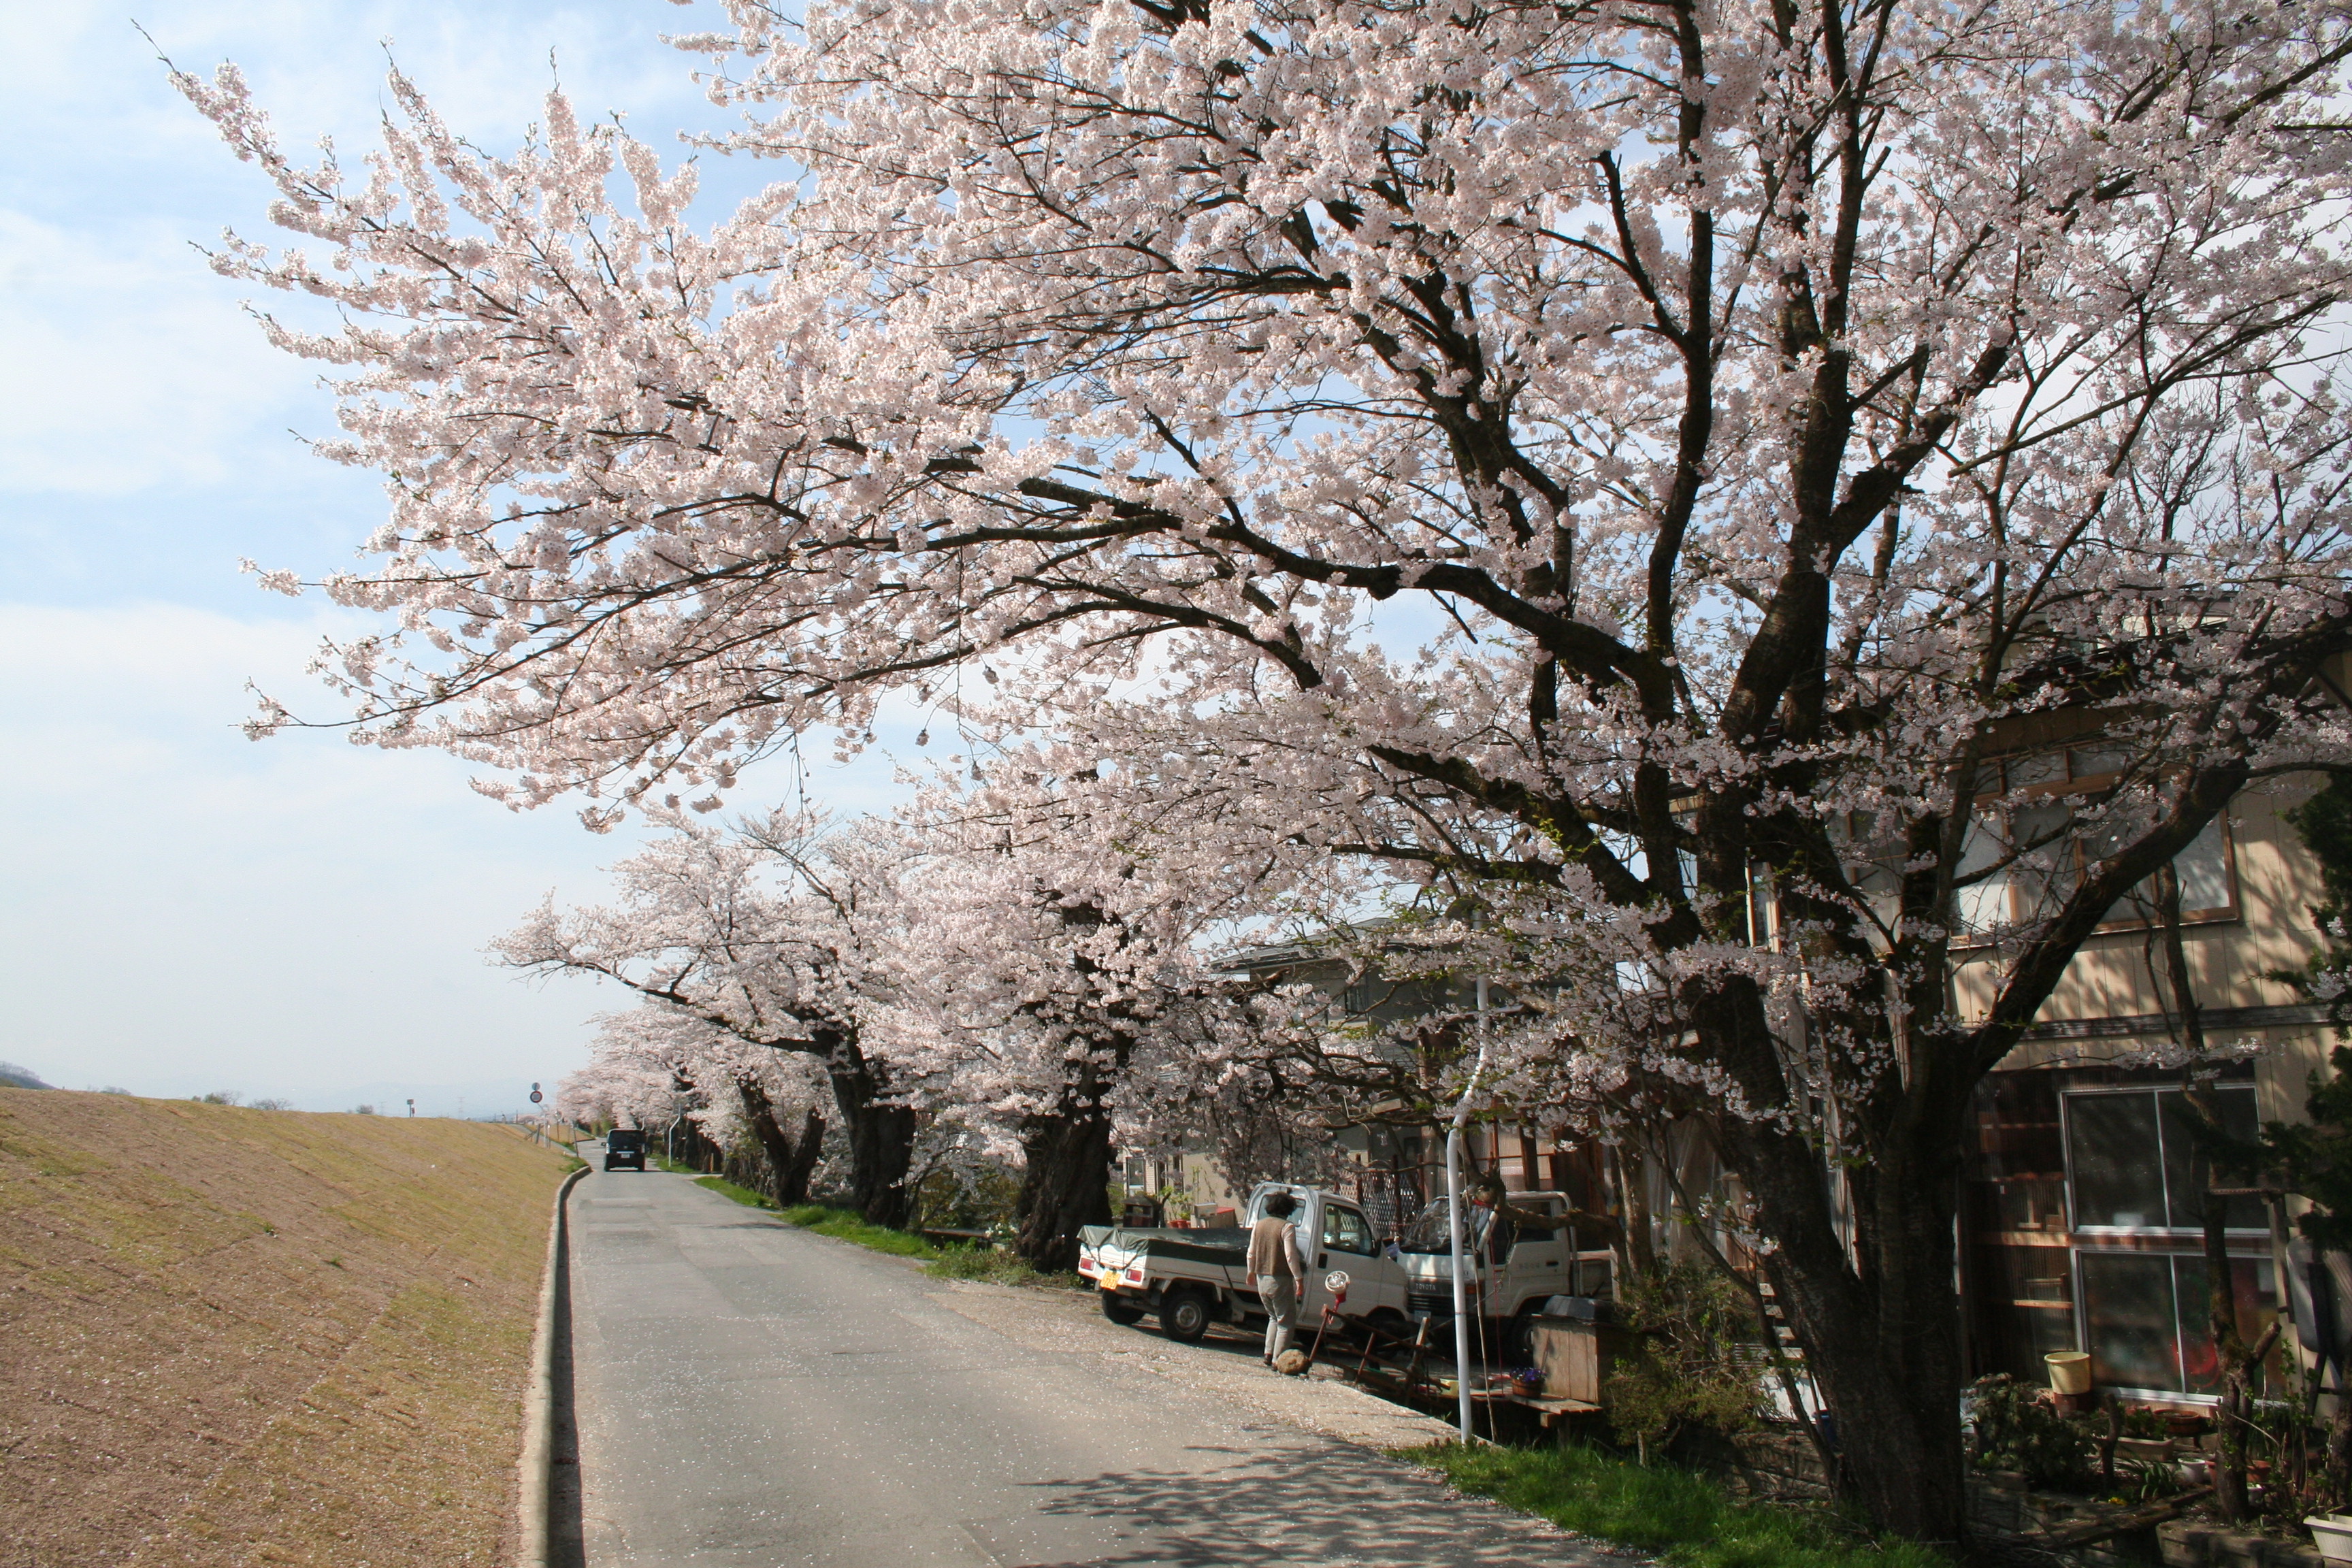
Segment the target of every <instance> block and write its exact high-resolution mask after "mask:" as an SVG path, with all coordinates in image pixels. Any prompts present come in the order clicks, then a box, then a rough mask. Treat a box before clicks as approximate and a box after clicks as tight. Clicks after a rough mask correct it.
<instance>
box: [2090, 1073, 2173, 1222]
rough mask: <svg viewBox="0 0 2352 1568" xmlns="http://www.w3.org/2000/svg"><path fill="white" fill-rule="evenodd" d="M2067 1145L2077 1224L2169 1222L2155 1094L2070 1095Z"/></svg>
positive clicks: (2137, 1092)
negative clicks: (2157, 1127) (2072, 1163)
mask: <svg viewBox="0 0 2352 1568" xmlns="http://www.w3.org/2000/svg"><path fill="white" fill-rule="evenodd" d="M2066 1142H2067V1152H2068V1153H2069V1154H2071V1155H2072V1156H2073V1162H2074V1170H2073V1176H2074V1223H2075V1224H2076V1225H2078V1226H2126V1227H2134V1226H2161V1225H2163V1224H2164V1223H2165V1219H2166V1215H2165V1205H2164V1167H2163V1163H2162V1162H2161V1161H2160V1159H2159V1158H2158V1143H2157V1132H2156V1096H2155V1095H2154V1094H2152V1093H2147V1092H2145V1091H2134V1092H2132V1093H2129V1094H2070V1095H2068V1096H2067V1097H2066Z"/></svg>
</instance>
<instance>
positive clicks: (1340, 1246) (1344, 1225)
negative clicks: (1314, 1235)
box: [1323, 1204, 1372, 1257]
mask: <svg viewBox="0 0 2352 1568" xmlns="http://www.w3.org/2000/svg"><path fill="white" fill-rule="evenodd" d="M1323 1245H1324V1246H1326V1247H1330V1248H1331V1249H1332V1250H1333V1251H1335V1252H1353V1253H1356V1254H1359V1255H1360V1256H1364V1257H1370V1254H1371V1250H1372V1230H1371V1226H1368V1225H1366V1224H1365V1223H1364V1216H1363V1215H1360V1214H1358V1213H1357V1212H1356V1211H1355V1210H1353V1209H1343V1208H1341V1207H1339V1205H1337V1204H1332V1205H1327V1206H1326V1207H1325V1208H1324V1210H1323Z"/></svg>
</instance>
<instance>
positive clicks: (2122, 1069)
mask: <svg viewBox="0 0 2352 1568" xmlns="http://www.w3.org/2000/svg"><path fill="white" fill-rule="evenodd" d="M2319 782H2320V781H2319V779H2318V778H2317V777H2316V776H2315V775H2305V776H2301V777H2297V778H2294V779H2290V780H2286V781H2282V782H2281V783H2279V784H2274V785H2272V786H2270V787H2267V788H2264V789H2263V790H2259V791H2250V792H2248V793H2247V794H2245V795H2241V796H2240V797H2239V798H2238V799H2237V800H2235V801H2233V802H2232V803H2231V807H2230V811H2229V815H2228V825H2227V840H2228V850H2229V862H2230V869H2231V881H2232V886H2233V893H2234V897H2233V901H2232V902H2233V907H2232V908H2231V910H2229V911H2228V912H2227V913H2226V914H2225V915H2223V916H2221V917H2219V918H2206V919H2202V920H2199V921H2194V922H2193V923H2185V924H2184V929H2183V931H2182V945H2183V948H2184V950H2185V956H2186V958H2187V960H2188V964H2189V974H2190V978H2191V983H2192V984H2193V985H2194V987H2195V989H2196V993H2197V998H2198V1003H2199V1007H2200V1013H2201V1014H2202V1015H2203V1018H2204V1025H2205V1035H2206V1041H2207V1044H2208V1046H2209V1047H2214V1048H2225V1047H2234V1048H2236V1049H2237V1050H2239V1051H2241V1052H2242V1053H2243V1056H2244V1058H2245V1059H2244V1060H2243V1062H2242V1065H2241V1066H2239V1067H2237V1068H2233V1069H2231V1071H2230V1072H2228V1073H2227V1074H2225V1082H2226V1083H2228V1084H2229V1085H2231V1086H2232V1087H2233V1088H2237V1089H2238V1091H2239V1092H2243V1091H2244V1089H2245V1088H2250V1089H2251V1090H2252V1093H2251V1096H2250V1100H2251V1104H2252V1110H2251V1113H2250V1114H2249V1116H2248V1120H2249V1121H2254V1120H2259V1121H2303V1120H2304V1119H2305V1110H2304V1100H2305V1094H2306V1093H2307V1087H2306V1086H2307V1082H2308V1079H2310V1076H2311V1075H2312V1073H2313V1072H2315V1070H2322V1069H2324V1068H2326V1058H2327V1054H2328V1051H2329V1049H2330V1048H2331V1047H2333V1046H2334V1044H2335V1043H2336V1038H2335V1031H2334V1030H2333V1028H2332V1026H2329V1025H2327V1024H2326V1021H2325V1019H2324V1016H2323V1015H2322V1012H2321V1009H2319V1008H2318V1007H2316V1006H2315V1005H2311V1004H2308V1003H2305V1002H2304V1001H2303V1000H2302V999H2301V998H2299V997H2298V996H2297V995H2296V994H2295V993H2294V990H2293V988H2292V987H2291V986H2289V985H2287V984H2284V983H2283V982H2281V981H2278V980H2275V979H2273V978H2271V976H2272V974H2273V973H2275V972H2277V971H2281V970H2292V969H2296V968H2300V967H2301V966H2302V965H2303V963H2305V961H2306V960H2307V959H2308V957H2309V956H2310V953H2311V952H2312V950H2313V948H2314V947H2315V945H2316V943H2317V941H2318V938H2317V933H2316V931H2315V929H2314V926H2313V922H2312V920H2311V916H2310V913H2309V910H2310V907H2311V906H2312V905H2313V904H2315V903H2316V902H2317V901H2318V900H2319V899H2320V897H2321V889H2320V886H2319V878H2318V874H2317V871H2316V868H2315V866H2314V865H2313V864H2312V861H2311V858H2310V856H2309V854H2308V852H2307V851H2306V850H2305V847H2304V846H2303V844H2302V841H2301V839H2300V837H2298V836H2297V835H2296V833H2295V830H2294V826H2293V825H2292V824H2290V823H2289V822H2287V821H2286V819H2285V816H2284V814H2285V812H2286V811H2287V810H2288V809H2290V808H2291V807H2292V806H2294V805H2295V804H2297V803H2298V802H2300V801H2302V800H2304V799H2305V798H2307V797H2308V796H2309V795H2310V794H2311V793H2312V792H2313V790H2315V788H2316V787H2318V784H2319ZM2159 942H2160V939H2159V936H2158V932H2157V931H2154V930H2153V929H2151V928H2149V927H2147V926H2145V925H2139V926H2130V927H2125V928H2123V929H2116V930H2112V931H2105V932H2102V933H2100V934H2098V935H2096V936H2095V937H2093V938H2092V940H2091V941H2090V942H2089V943H2087V944H2086V945H2085V948H2084V951H2083V952H2082V953H2081V954H2080V956H2078V957H2077V958H2076V960H2075V961H2074V964H2073V965H2072V967H2070V968H2069V970H2068V971H2067V973H2066V975H2065V977H2064V978H2063V981H2062V982H2061V983H2060V984H2059V985H2058V987H2057V988H2056V989H2055V991H2053V994H2052V995H2051V997H2050V999H2049V1001H2048V1002H2047V1004H2045V1005H2044V1006H2043V1007H2042V1010H2041V1012H2040V1013H2039V1014H2038V1015H2037V1016H2036V1018H2035V1022H2034V1026H2033V1029H2032V1032H2031V1033H2030V1034H2029V1036H2028V1037H2027V1038H2026V1039H2025V1040H2024V1041H2022V1042H2021V1044H2020V1045H2019V1046H2018V1047H2017V1048H2016V1049H2015V1050H2014V1051H2012V1052H2011V1054H2010V1056H2009V1057H2008V1058H2005V1059H2004V1060H2003V1061H2002V1063H2001V1065H2000V1069H1999V1070H1998V1071H1997V1072H1996V1074H1995V1075H1994V1077H1993V1079H1992V1080H1991V1081H1990V1082H1989V1083H1988V1085H1987V1086H1986V1088H1985V1089H1984V1090H1983V1092H1982V1093H1981V1094H1980V1095H1979V1103H1978V1123H1979V1126H1978V1146H1977V1148H1976V1150H1975V1151H1974V1155H1973V1158H1972V1160H1971V1162H1970V1163H1969V1173H1968V1179H1967V1182H1966V1184H1965V1190H1964V1194H1963V1203H1962V1217H1961V1224H1962V1235H1961V1242H1962V1247H1961V1285H1962V1294H1963V1297H1964V1300H1965V1305H1966V1307H1967V1310H1968V1321H1969V1352H1970V1356H1971V1360H1972V1361H1973V1362H1974V1363H1975V1369H1976V1370H1977V1371H1978V1372H1979V1373H1982V1372H1989V1371H2007V1372H2012V1373H2017V1374H2018V1375H2021V1376H2029V1377H2037V1378H2038V1376H2039V1374H2040V1368H2039V1366H2038V1364H2036V1363H2038V1362H2039V1359H2040V1356H2041V1353H2042V1352H2043V1351H2045V1350H2056V1349H2074V1348H2080V1349H2085V1350H2089V1351H2090V1352H2092V1354H2093V1356H2094V1358H2095V1364H2096V1365H2097V1366H2098V1367H2099V1368H2100V1370H2101V1373H2102V1377H2103V1380H2105V1381H2106V1382H2107V1383H2108V1384H2110V1385H2111V1386H2122V1387H2126V1388H2130V1387H2132V1386H2133V1381H2132V1380H2133V1378H2134V1377H2135V1376H2138V1377H2140V1378H2141V1379H2142V1381H2141V1384H2140V1386H2139V1387H2138V1388H2137V1392H2138V1393H2139V1394H2143V1395H2146V1396H2150V1397H2158V1398H2163V1397H2172V1398H2181V1399H2189V1398H2195V1397H2198V1396H2199V1391H2198V1389H2197V1387H2196V1384H2197V1383H2198V1371H2197V1365H2198V1363H2200V1361H2201V1360H2202V1359H2203V1358H2206V1357H2208V1356H2210V1350H2209V1349H2207V1348H2205V1347H2206V1346H2208V1345H2210V1340H2209V1339H2208V1338H2207V1337H2206V1335H2205V1331H2204V1326H2203V1325H2204V1307H2203V1304H2202V1301H2201V1300H2192V1297H2194V1296H2195V1294H2196V1290H2197V1289H2198V1287H2197V1286H2196V1284H2195V1281H2196V1280H2198V1279H2201V1269H2202V1265H2201V1262H2198V1261H2195V1260H2194V1259H2193V1258H2189V1255H2191V1254H2194V1253H2195V1252H2196V1251H2197V1250H2198V1245H2197V1237H2198V1234H2199V1233H2198V1232H2197V1231H2196V1230H2194V1229H2193V1228H2189V1227H2188V1226H2183V1225H2180V1224H2179V1223H2177V1221H2178V1219H2179V1216H2178V1215H2169V1216H2151V1217H2153V1218H2156V1219H2157V1220H2158V1223H2151V1224H2147V1225H2145V1226H2115V1225H2090V1224H2086V1223H2084V1218H2085V1216H2084V1212H2083V1210H2084V1196H2083V1193H2082V1191H2081V1186H2082V1184H2083V1182H2084V1179H2085V1178H2084V1173H2083V1171H2081V1170H2080V1169H2078V1168H2077V1167H2078V1164H2079V1163H2080V1161H2081V1158H2082V1153H2083V1151H2082V1146H2081V1145H2082V1142H2083V1140H2082V1137H2081V1136H2080V1135H2079V1134H2078V1132H2077V1131H2076V1130H2075V1129H2074V1121H2075V1114H2074V1113H2075V1111H2076V1110H2078V1109H2080V1108H2082V1107H2084V1106H2085V1105H2089V1106H2092V1107H2093V1109H2094V1110H2095V1108H2096V1106H2098V1105H2111V1104H2113V1103H2114V1101H2113V1100H2096V1101H2093V1100H2086V1099H2084V1098H2083V1097H2090V1096H2115V1095H2118V1094H2121V1095H2126V1096H2128V1095H2137V1094H2140V1093H2143V1092H2146V1093H2150V1094H2157V1095H2161V1093H2162V1092H2163V1091H2164V1090H2165V1089H2167V1088H2168V1087H2170V1086H2177V1085H2178V1084H2179V1081H2180V1075H2179V1069H2178V1068H2160V1067H2157V1066H2154V1065H2153V1062H2154V1061H2156V1060H2161V1059H2166V1058H2167V1056H2168V1053H2170V1052H2173V1051H2175V1050H2177V1048H2178V1046H2179V1035H2178V1033H2177V1029H2176V1027H2175V1023H2174V1021H2173V1020H2171V1019H2169V1018H2168V1016H2167V1015H2168V1012H2169V1010H2170V1009H2169V1003H2170V1001H2171V996H2170V990H2169V986H2168V984H2163V983H2161V982H2160V980H2159V977H2160V976H2161V975H2162V974H2163V973H2164V967H2163V966H2164V963H2165V960H2164V954H2163V952H2162V949H2161V946H2160V945H2159ZM1996 961H1997V955H1996V954H1994V953H1992V952H1990V951H1988V952H1987V953H1986V954H1985V955H1984V957H1983V958H1982V959H1980V960H1979V961H1977V962H1975V963H1969V964H1967V965H1965V966H1964V967H1963V969H1962V971H1961V973H1960V975H1959V978H1958V984H1956V987H1955V993H1956V994H1955V1000H1956V1002H1957V1004H1958V1009H1959V1011H1960V1012H1961V1014H1962V1016H1964V1017H1981V1016H1984V1014H1985V1012H1986V1011H1987V1010H1988V1008H1989V1007H1990V1003H1991V999H1992V995H1993V986H1994V984H1995V982H1996V980H1997V978H1998V977H1997V974H1996V972H1995V968H1994V964H1995V962H1996ZM2171 1059H2177V1058H2171ZM2158 1120H2159V1121H2160V1120H2161V1117H2160V1116H2159V1118H2158ZM2155 1143H2156V1141H2155V1140H2151V1141H2150V1146H2149V1147H2148V1149H2147V1152H2146V1154H2145V1156H2144V1162H2145V1163H2144V1165H2143V1170H2145V1168H2146V1163H2153V1162H2155V1161H2156V1160H2157V1159H2158V1150H2157V1148H2156V1146H2155ZM2053 1178H2055V1179H2054V1180H2053ZM2173 1179H2174V1180H2175V1181H2176V1183H2177V1181H2178V1173H2175V1174H2174V1177H2173ZM2300 1206H2301V1205H2299V1203H2294V1202H2293V1201H2291V1202H2290V1207H2289V1210H2288V1215H2287V1217H2290V1218H2291V1217H2292V1214H2293V1212H2294V1209H2296V1208H2299V1207H2300ZM2104 1217H2109V1218H2112V1217H2113V1215H2112V1214H2110V1215H2106V1216H2104ZM2168 1221H2169V1222H2173V1223H2168ZM2229 1251H2230V1253H2231V1258H2232V1259H2233V1261H2232V1265H2231V1268H2232V1274H2233V1282H2234V1288H2235V1289H2237V1293H2238V1296H2239V1301H2240V1306H2239V1313H2240V1322H2241V1331H2242V1332H2245V1333H2246V1334H2247V1336H2248V1337H2249V1338H2252V1336H2253V1334H2254V1333H2256V1332H2258V1331H2259V1330H2260V1328H2261V1326H2262V1325H2263V1323H2265V1322H2267V1321H2268V1319H2269V1317H2270V1315H2271V1314H2272V1313H2273V1310H2275V1308H2276V1305H2277V1300H2278V1295H2279V1285H2280V1273H2281V1271H2280V1269H2279V1268H2278V1267H2277V1266H2278V1264H2279V1263H2280V1262H2282V1261H2284V1263H2285V1264H2286V1269H2285V1274H2286V1277H2287V1278H2288V1279H2293V1278H2294V1276H2295V1275H2296V1273H2297V1271H2298V1269H2299V1268H2302V1267H2303V1265H2304V1260H2303V1259H2302V1258H2297V1257H2294V1256H2289V1255H2288V1249H2285V1248H2282V1247H2278V1246H2276V1245H2275V1244H2274V1239H2273V1235H2272V1234H2271V1229H2270V1226H2269V1223H2268V1217H2267V1214H2266V1213H2265V1212H2262V1211H2260V1210H2258V1211H2257V1212H2256V1213H2255V1214H2254V1215H2250V1216H2248V1223H2247V1224H2246V1225H2244V1226H2240V1227H2238V1228H2234V1229H2233V1230H2232V1231H2231V1236H2230V1239H2229ZM2165 1258H2178V1259H2185V1261H2183V1262H2181V1263H2179V1265H2177V1267H2178V1268H2180V1269H2181V1270H2182V1272H2181V1273H2180V1274H2179V1275H2178V1276H2177V1277H2176V1279H2175V1281H2174V1284H2175V1300H2174V1303H2173V1308H2174V1310H2175V1312H2176V1314H2177V1331H2178V1342H2179V1351H2178V1352H2177V1355H2176V1363H2177V1365H2178V1366H2179V1376H2178V1377H2177V1378H2176V1380H2175V1382H2176V1383H2177V1384H2179V1386H2175V1387H2171V1388H2164V1387H2154V1386H2148V1385H2147V1380H2146V1377H2145V1373H2140V1374H2132V1373H2126V1370H2125V1368H2126V1367H2127V1366H2137V1367H2141V1368H2146V1367H2147V1366H2148V1365H2149V1363H2150V1358H2149V1356H2148V1354H2147V1352H2148V1348H2149V1345H2150V1344H2151V1343H2152V1342H2154V1340H2155V1339H2156V1338H2157V1337H2159V1336H2158V1335H2157V1332H2156V1329H2155V1326H2154V1325H2155V1322H2156V1316H2157V1309H2156V1307H2155V1306H2154V1305H2153V1304H2152V1303H2153V1302H2154V1301H2155V1300H2156V1294H2157V1293H2156V1292H2155V1291H2153V1290H2152V1289H2141V1287H2144V1286H2147V1285H2148V1283H2149V1281H2151V1280H2153V1279H2157V1278H2158V1272H2159V1271H2160V1269H2161V1268H2165V1267H2174V1266H2173V1265H2165V1264H2162V1263H2160V1261H2159V1260H2160V1259H2165ZM2126 1277H2129V1279H2132V1280H2133V1281H2135V1283H2134V1285H2133V1286H2132V1288H2131V1289H2132V1291H2134V1292H2137V1293H2134V1294H2129V1296H2128V1299H2126V1289H2125V1287H2124V1286H2123V1285H2122V1284H2120V1283H2116V1282H2117V1281H2121V1280H2123V1279H2126ZM2102 1281H2106V1282H2107V1283H2106V1284H2105V1285H2103V1284H2102ZM2103 1289H2104V1290H2105V1298H2104V1299H2103V1298H2102V1295H2101V1292H2102V1290H2103ZM2053 1301H2057V1302H2061V1303H2063V1306H2053V1305H2052V1304H2051V1303H2052V1302H2053ZM2305 1315H2306V1316H2308V1315H2309V1314H2308V1313H2307V1312H2306V1314H2305ZM2305 1359H2306V1360H2307V1359H2308V1358H2307V1357H2306V1358H2305ZM2278 1365H2279V1363H2278V1362H2277V1360H2276V1358H2275V1357H2274V1358H2273V1372H2274V1373H2275V1372H2276V1371H2277V1370H2278Z"/></svg>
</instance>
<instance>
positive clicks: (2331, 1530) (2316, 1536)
mask: <svg viewBox="0 0 2352 1568" xmlns="http://www.w3.org/2000/svg"><path fill="white" fill-rule="evenodd" d="M2303 1527H2304V1528H2305V1530H2307V1531H2311V1542H2312V1544H2313V1545H2315V1546H2316V1547H2318V1548H2319V1554H2320V1555H2321V1556H2322V1557H2325V1558H2326V1559H2327V1560H2328V1561H2329V1562H2330V1563H2352V1520H2347V1519H2346V1518H2345V1517H2344V1516H2343V1515H2342V1514H2340V1513H2331V1514H2326V1515H2320V1516H2315V1517H2313V1518H2311V1519H2306V1520H2305V1521H2303Z"/></svg>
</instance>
